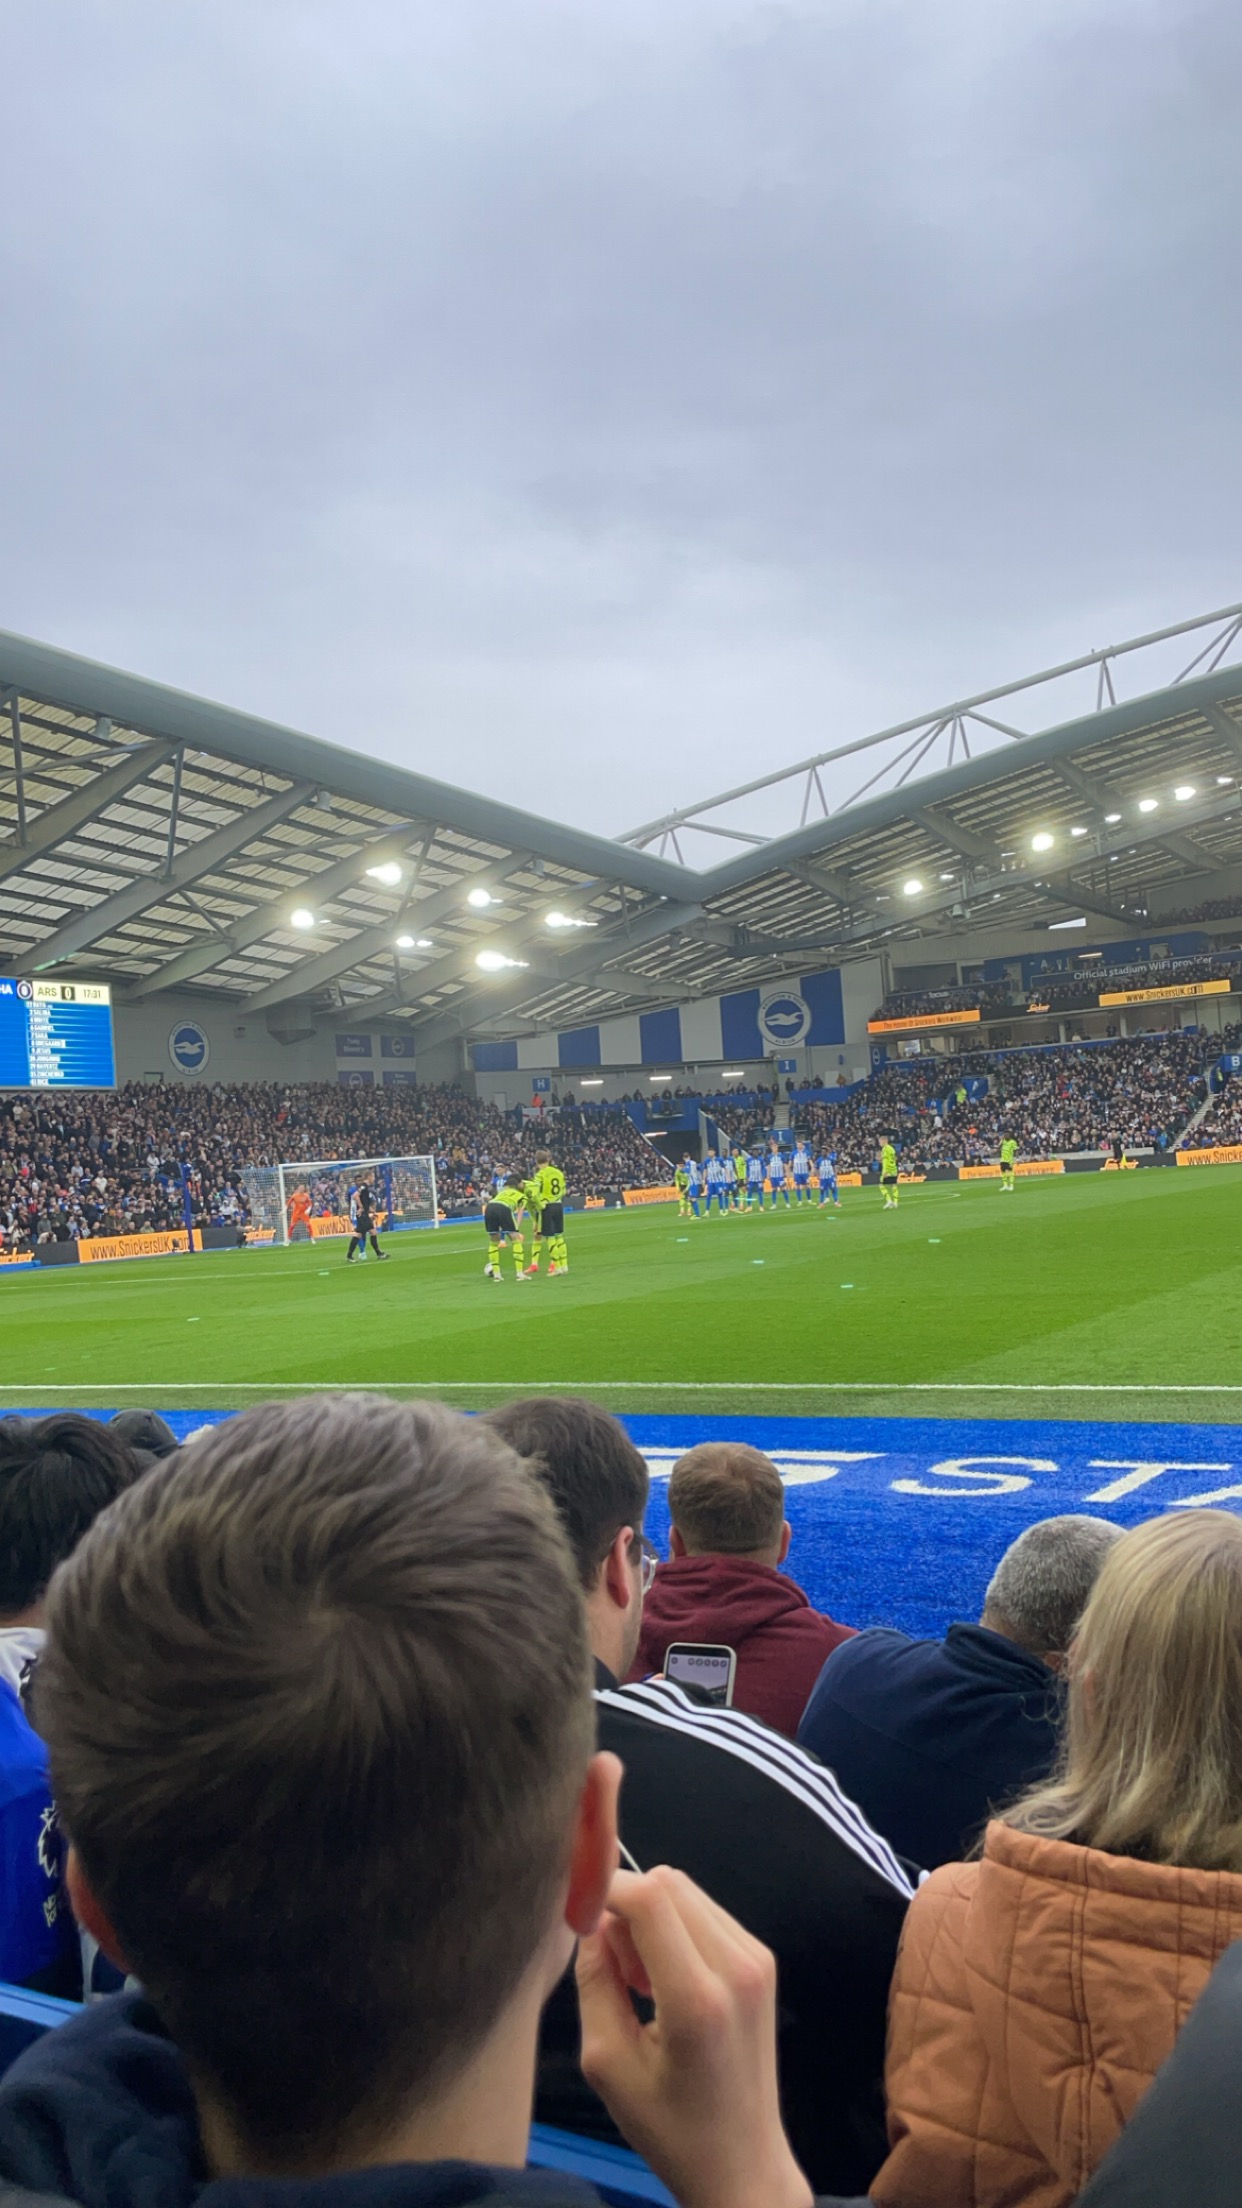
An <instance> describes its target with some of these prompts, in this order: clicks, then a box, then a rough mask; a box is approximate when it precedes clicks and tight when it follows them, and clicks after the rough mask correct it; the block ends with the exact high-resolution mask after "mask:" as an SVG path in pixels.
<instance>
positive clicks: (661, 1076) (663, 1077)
mask: <svg viewBox="0 0 1242 2208" xmlns="http://www.w3.org/2000/svg"><path fill="white" fill-rule="evenodd" d="M672 1078H673V1076H672V1074H671V1073H649V1074H648V1075H647V1079H648V1080H649V1081H671V1080H672Z"/></svg>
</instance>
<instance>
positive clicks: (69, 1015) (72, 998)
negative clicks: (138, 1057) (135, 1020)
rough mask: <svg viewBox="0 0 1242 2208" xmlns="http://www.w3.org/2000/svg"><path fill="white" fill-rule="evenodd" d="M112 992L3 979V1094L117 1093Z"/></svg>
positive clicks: (78, 984)
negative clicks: (23, 1091)
mask: <svg viewBox="0 0 1242 2208" xmlns="http://www.w3.org/2000/svg"><path fill="white" fill-rule="evenodd" d="M115 1087H116V1058H115V1054H114V1051H113V1047H112V992H111V990H110V989H109V988H108V987H107V985H106V984H105V983H103V982H98V981H9V980H5V979H0V1089H114V1088H115Z"/></svg>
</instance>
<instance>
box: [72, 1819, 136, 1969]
mask: <svg viewBox="0 0 1242 2208" xmlns="http://www.w3.org/2000/svg"><path fill="white" fill-rule="evenodd" d="M65 1885H66V1887H67V1889H68V1893H69V1906H70V1908H71V1909H72V1911H73V1914H74V1916H75V1917H76V1919H77V1921H78V1923H79V1925H80V1926H81V1928H82V1930H83V1931H84V1932H89V1934H90V1936H91V1938H92V1939H93V1940H95V1941H96V1942H97V1943H98V1945H99V1946H100V1947H101V1948H102V1950H103V1952H104V1954H105V1955H106V1956H107V1958H108V1961H109V1962H110V1963H113V1964H115V1966H116V1968H117V1969H118V1970H119V1971H122V1972H123V1973H124V1975H125V1976H126V1977H127V1978H128V1976H129V1975H130V1970H129V1961H128V1958H127V1956H126V1954H125V1950H124V1949H123V1947H122V1946H121V1943H120V1941H119V1940H118V1938H117V1936H116V1933H115V1932H114V1931H113V1929H112V1920H111V1918H110V1917H109V1916H108V1915H107V1913H106V1911H105V1910H104V1908H103V1906H102V1904H101V1903H100V1902H98V1901H97V1900H96V1899H95V1891H94V1888H93V1887H92V1885H91V1884H90V1881H89V1879H88V1878H87V1876H86V1873H85V1871H84V1870H83V1868H82V1858H81V1856H80V1855H79V1854H78V1851H77V1849H76V1848H74V1847H71V1848H70V1850H69V1854H68V1857H67V1859H66V1862H65Z"/></svg>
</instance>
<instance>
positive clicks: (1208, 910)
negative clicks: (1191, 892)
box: [1159, 894, 1242, 928]
mask: <svg viewBox="0 0 1242 2208" xmlns="http://www.w3.org/2000/svg"><path fill="white" fill-rule="evenodd" d="M1239 916H1242V896H1238V895H1236V894H1235V895H1234V896H1232V897H1205V898H1204V900H1203V902H1202V904H1198V905H1183V907H1182V909H1181V911H1180V912H1162V913H1161V915H1160V921H1159V925H1160V926H1161V927H1162V928H1173V927H1186V926H1190V927H1193V925H1194V923H1195V922H1196V921H1197V920H1236V919H1238V918H1239Z"/></svg>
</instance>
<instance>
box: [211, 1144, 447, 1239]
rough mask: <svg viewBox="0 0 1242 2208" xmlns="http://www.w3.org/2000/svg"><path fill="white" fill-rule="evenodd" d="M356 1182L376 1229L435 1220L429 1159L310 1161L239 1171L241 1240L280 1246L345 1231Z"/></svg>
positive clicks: (384, 1230)
mask: <svg viewBox="0 0 1242 2208" xmlns="http://www.w3.org/2000/svg"><path fill="white" fill-rule="evenodd" d="M364 1182H366V1183H369V1185H370V1188H371V1192H372V1197H373V1202H372V1205H371V1210H372V1213H373V1215H374V1219H375V1226H376V1231H377V1233H379V1234H390V1233H392V1232H393V1231H394V1230H397V1229H400V1228H403V1227H435V1226H438V1225H439V1223H440V1217H439V1211H438V1208H437V1204H436V1165H435V1159H434V1158H311V1159H299V1160H297V1161H296V1162H294V1163H291V1164H289V1165H248V1166H246V1167H245V1168H244V1169H243V1172H242V1176H241V1189H242V1198H243V1201H244V1203H245V1205H246V1209H247V1212H248V1213H249V1223H248V1227H247V1234H246V1238H247V1240H248V1241H250V1242H280V1243H286V1242H311V1241H318V1240H319V1238H320V1237H321V1236H323V1235H341V1234H352V1232H353V1211H354V1205H355V1202H356V1198H357V1193H358V1190H359V1189H360V1188H361V1187H362V1185H363V1183H364Z"/></svg>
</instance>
